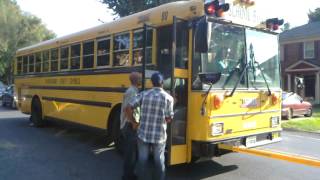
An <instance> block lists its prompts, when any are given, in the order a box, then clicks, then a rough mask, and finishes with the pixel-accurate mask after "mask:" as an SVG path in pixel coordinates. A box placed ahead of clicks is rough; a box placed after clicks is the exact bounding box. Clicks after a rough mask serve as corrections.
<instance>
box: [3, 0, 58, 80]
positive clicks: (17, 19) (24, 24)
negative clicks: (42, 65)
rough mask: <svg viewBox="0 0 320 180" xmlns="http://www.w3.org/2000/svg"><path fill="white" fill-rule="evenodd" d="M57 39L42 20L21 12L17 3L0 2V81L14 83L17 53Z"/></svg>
mask: <svg viewBox="0 0 320 180" xmlns="http://www.w3.org/2000/svg"><path fill="white" fill-rule="evenodd" d="M53 37H55V34H54V33H53V32H51V31H49V30H47V28H46V27H45V26H44V25H43V24H42V22H41V20H40V19H39V18H37V17H35V16H33V15H31V14H28V13H24V12H22V11H21V10H20V8H19V6H18V5H17V4H16V2H15V1H12V0H0V80H2V81H5V82H7V83H11V82H12V72H13V68H12V64H13V59H14V56H15V52H16V51H17V50H18V49H19V48H22V47H25V46H28V45H31V44H35V43H37V42H40V41H43V40H48V39H51V38H53Z"/></svg>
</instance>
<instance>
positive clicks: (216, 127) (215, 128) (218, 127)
mask: <svg viewBox="0 0 320 180" xmlns="http://www.w3.org/2000/svg"><path fill="white" fill-rule="evenodd" d="M222 133H223V123H222V122H219V123H213V124H211V136H217V135H220V134H222Z"/></svg>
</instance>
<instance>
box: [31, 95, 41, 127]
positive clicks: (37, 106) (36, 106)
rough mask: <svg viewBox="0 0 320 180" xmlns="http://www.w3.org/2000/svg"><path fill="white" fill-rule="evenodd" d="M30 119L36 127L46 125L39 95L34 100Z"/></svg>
mask: <svg viewBox="0 0 320 180" xmlns="http://www.w3.org/2000/svg"><path fill="white" fill-rule="evenodd" d="M30 120H31V122H32V123H33V125H34V126H35V127H42V126H43V125H44V120H43V118H42V106H41V102H40V100H39V98H38V97H35V98H34V99H33V100H32V103H31V116H30Z"/></svg>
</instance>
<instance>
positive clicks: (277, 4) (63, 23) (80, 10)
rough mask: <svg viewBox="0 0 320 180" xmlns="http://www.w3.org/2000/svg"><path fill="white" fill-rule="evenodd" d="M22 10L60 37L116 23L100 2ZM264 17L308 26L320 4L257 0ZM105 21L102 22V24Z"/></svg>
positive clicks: (50, 0)
mask: <svg viewBox="0 0 320 180" xmlns="http://www.w3.org/2000/svg"><path fill="white" fill-rule="evenodd" d="M17 3H18V5H19V6H20V8H21V9H22V10H23V11H25V12H28V13H31V14H33V15H35V16H37V17H39V18H41V19H42V22H43V23H44V24H45V25H46V26H47V28H48V29H50V30H52V31H53V32H55V33H56V34H57V36H58V37H61V36H64V35H68V34H71V33H75V32H78V31H81V30H84V29H88V28H91V27H94V26H97V25H100V24H102V22H110V21H112V20H113V19H114V16H113V15H112V11H111V10H109V9H108V8H107V6H106V5H105V4H102V3H100V2H99V0H17ZM255 4H256V7H257V11H258V13H259V14H260V15H261V16H262V17H268V18H273V17H279V18H283V19H284V20H285V22H289V23H290V27H291V28H292V27H295V26H300V25H303V24H306V23H307V22H308V16H307V13H308V12H309V10H312V11H313V10H314V9H315V8H317V7H319V8H320V0H255ZM101 21H102V22H101Z"/></svg>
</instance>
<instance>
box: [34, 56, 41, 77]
mask: <svg viewBox="0 0 320 180" xmlns="http://www.w3.org/2000/svg"><path fill="white" fill-rule="evenodd" d="M41 56H42V54H41V52H39V53H36V63H35V68H36V69H35V72H41V65H42V61H41V58H42V57H41Z"/></svg>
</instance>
